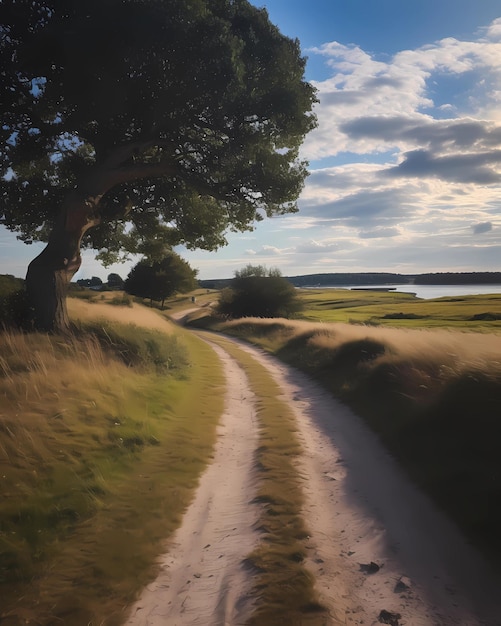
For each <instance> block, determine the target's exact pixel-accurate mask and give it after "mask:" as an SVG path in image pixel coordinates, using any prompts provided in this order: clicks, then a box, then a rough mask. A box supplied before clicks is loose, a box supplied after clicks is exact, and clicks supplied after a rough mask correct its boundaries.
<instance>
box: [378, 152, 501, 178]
mask: <svg viewBox="0 0 501 626" xmlns="http://www.w3.org/2000/svg"><path fill="white" fill-rule="evenodd" d="M500 163H501V150H493V151H492V152H479V153H470V154H453V155H449V156H441V157H435V156H434V155H433V154H432V153H431V152H429V151H428V150H414V151H412V152H408V153H407V154H405V156H404V160H403V161H402V163H400V164H399V165H397V166H396V167H393V168H389V169H387V170H385V171H383V172H382V174H383V175H384V176H389V177H408V178H412V177H424V178H440V179H442V180H447V181H451V182H458V183H474V184H478V185H489V184H492V183H500V182H501V170H500V169H499V165H500Z"/></svg>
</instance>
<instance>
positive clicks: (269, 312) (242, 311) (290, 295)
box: [218, 265, 302, 318]
mask: <svg viewBox="0 0 501 626" xmlns="http://www.w3.org/2000/svg"><path fill="white" fill-rule="evenodd" d="M301 308H302V303H301V300H300V299H299V297H298V295H297V292H296V289H295V287H294V285H292V283H290V282H289V281H288V280H287V279H286V278H283V276H282V275H281V274H280V272H279V271H278V270H266V269H265V268H264V267H262V266H256V267H255V266H252V265H249V266H247V267H246V268H245V269H244V270H242V271H241V272H236V273H235V278H234V279H233V280H232V281H231V286H230V287H227V288H226V289H223V290H222V292H221V295H220V299H219V303H218V312H219V313H220V314H221V315H225V316H227V317H232V318H240V317H286V318H288V317H291V316H292V315H294V314H295V313H297V312H298V311H300V310H301Z"/></svg>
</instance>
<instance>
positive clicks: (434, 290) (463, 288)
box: [322, 285, 501, 300]
mask: <svg viewBox="0 0 501 626" xmlns="http://www.w3.org/2000/svg"><path fill="white" fill-rule="evenodd" d="M322 287H323V288H326V287H328V288H330V289H339V288H340V286H339V285H330V286H327V285H323V286H322ZM378 287H379V288H389V287H390V288H391V287H394V288H395V289H394V290H393V289H392V292H393V293H395V292H403V293H415V294H416V296H417V297H418V298H423V299H424V300H431V299H432V298H443V297H444V296H448V297H451V296H474V295H477V294H483V293H500V294H501V285H353V286H351V285H347V286H343V287H342V288H343V289H353V288H358V289H360V288H362V289H363V288H366V289H371V288H372V289H375V288H378Z"/></svg>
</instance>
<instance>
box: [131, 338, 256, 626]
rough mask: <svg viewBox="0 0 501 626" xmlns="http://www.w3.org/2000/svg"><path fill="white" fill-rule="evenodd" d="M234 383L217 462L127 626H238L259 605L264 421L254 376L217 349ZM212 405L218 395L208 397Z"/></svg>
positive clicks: (202, 481) (204, 478)
mask: <svg viewBox="0 0 501 626" xmlns="http://www.w3.org/2000/svg"><path fill="white" fill-rule="evenodd" d="M214 350H216V352H217V354H218V356H219V358H220V359H221V360H222V362H223V365H224V368H225V375H226V378H227V382H228V385H227V394H226V409H225V412H224V414H223V416H222V419H221V424H220V427H219V437H218V443H217V445H216V448H215V451H214V459H213V461H212V463H211V465H210V466H209V467H208V468H207V470H206V471H205V473H204V474H203V475H202V477H201V479H200V484H199V487H198V490H197V493H196V495H195V499H194V500H193V502H192V503H191V505H190V507H189V508H188V510H187V511H186V513H185V516H184V518H183V523H182V526H181V528H179V530H178V531H177V532H176V533H175V534H174V537H173V539H172V541H171V542H169V545H168V552H167V554H165V555H164V556H163V557H162V558H161V565H162V571H161V573H160V575H159V576H158V578H157V579H156V580H155V581H154V582H153V583H152V584H151V585H149V586H148V587H147V588H146V589H145V590H144V591H143V593H142V594H141V597H140V598H139V600H138V602H137V603H136V604H135V605H134V606H133V607H132V610H131V612H130V617H129V619H128V620H127V622H126V624H127V626H166V625H169V626H174V625H176V626H181V625H185V626H188V625H189V626H197V625H200V626H223V625H228V626H230V625H231V626H234V625H237V624H244V623H245V621H246V616H247V615H248V614H249V611H250V610H251V608H252V600H251V598H250V597H249V595H248V594H249V589H250V584H249V573H248V572H247V571H246V568H245V566H244V559H245V557H246V556H247V555H248V554H249V553H250V552H251V551H252V549H253V548H254V546H255V544H256V543H257V535H256V533H255V531H254V525H255V523H256V521H257V519H258V514H259V513H258V510H257V509H256V506H255V505H253V504H252V503H251V500H252V499H253V497H254V493H255V477H254V453H255V449H256V445H257V440H258V434H257V423H256V418H255V409H254V396H253V394H252V391H251V390H250V388H249V385H248V382H247V377H246V375H245V373H244V372H243V371H242V369H241V368H240V367H239V365H238V364H237V363H236V362H235V361H234V360H233V359H232V358H231V357H230V356H229V355H228V354H227V353H226V352H224V350H222V349H220V348H218V347H217V346H214ZM207 401H208V402H210V398H207Z"/></svg>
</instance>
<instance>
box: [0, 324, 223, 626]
mask: <svg viewBox="0 0 501 626" xmlns="http://www.w3.org/2000/svg"><path fill="white" fill-rule="evenodd" d="M102 327H103V326H102V325H101V328H102ZM94 330H97V329H96V328H94ZM130 334H131V330H130V329H129V328H127V327H125V328H121V327H120V326H119V325H117V324H113V329H112V328H111V325H110V326H109V327H108V328H107V329H106V331H105V332H104V331H103V333H102V336H101V337H100V340H98V339H96V338H92V337H90V336H89V335H88V334H87V333H86V334H85V335H80V336H75V337H74V338H73V339H72V340H71V341H70V342H68V341H67V340H66V339H65V340H64V342H63V341H62V340H60V339H59V338H58V337H48V336H43V335H20V334H16V333H6V332H5V333H2V334H1V336H0V397H1V405H0V406H1V408H0V503H1V504H0V555H1V556H0V621H1V623H2V625H4V624H5V625H8V626H11V625H12V626H14V625H15V626H18V625H19V624H36V625H40V626H48V625H49V624H59V623H61V624H72V626H73V625H74V626H84V625H85V626H87V625H88V624H101V625H108V626H118V625H119V624H121V623H123V619H124V609H125V607H126V606H127V605H128V604H130V603H131V602H132V601H133V600H134V598H135V597H136V594H137V593H138V591H140V590H141V589H142V588H143V586H144V585H145V584H146V583H147V582H148V581H149V580H151V579H152V577H153V576H154V574H155V571H156V568H157V565H156V559H157V557H158V555H159V554H160V553H161V552H162V545H163V541H164V540H165V538H167V537H168V536H169V535H170V534H171V533H172V531H173V530H174V529H175V528H176V527H177V526H178V525H179V523H180V521H181V517H182V513H183V511H184V509H185V508H186V506H187V504H188V503H189V501H190V498H191V494H192V491H193V489H194V488H195V486H196V484H197V480H198V476H199V474H200V473H201V471H202V469H203V468H204V466H205V464H206V463H207V461H208V459H209V458H210V455H211V451H212V447H213V443H214V440H215V426H216V423H217V421H218V418H219V416H220V414H221V410H222V401H221V400H220V399H219V398H221V396H222V394H219V393H217V390H218V389H219V388H220V387H221V386H222V385H223V384H224V381H223V377H222V372H221V369H220V368H219V366H218V365H217V363H215V361H214V356H213V352H212V351H211V350H210V348H208V347H207V346H206V345H205V344H204V343H203V342H201V341H200V340H198V339H197V338H195V337H193V336H191V335H190V334H185V333H182V332H181V331H179V333H178V332H177V331H176V335H179V336H180V339H177V338H176V337H165V336H163V335H162V334H161V333H157V334H155V333H152V332H151V331H145V332H144V334H143V332H142V330H141V329H140V328H139V327H134V329H133V333H132V334H133V335H134V341H133V342H131V341H130ZM138 342H139V344H141V343H142V344H144V346H145V349H144V351H143V353H142V358H141V361H140V362H139V363H138V362H135V361H134V360H133V362H131V361H130V359H128V358H127V359H126V358H124V354H123V353H124V346H126V345H128V346H129V348H128V350H129V352H132V351H133V350H135V349H136V348H137V346H138ZM117 346H118V348H117V350H115V351H114V347H115V348H116V347H117ZM134 346H135V347H134ZM193 389H197V393H196V394H193ZM204 395H205V396H207V395H210V396H211V398H212V399H213V401H212V402H211V403H206V402H202V398H203V397H204Z"/></svg>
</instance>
